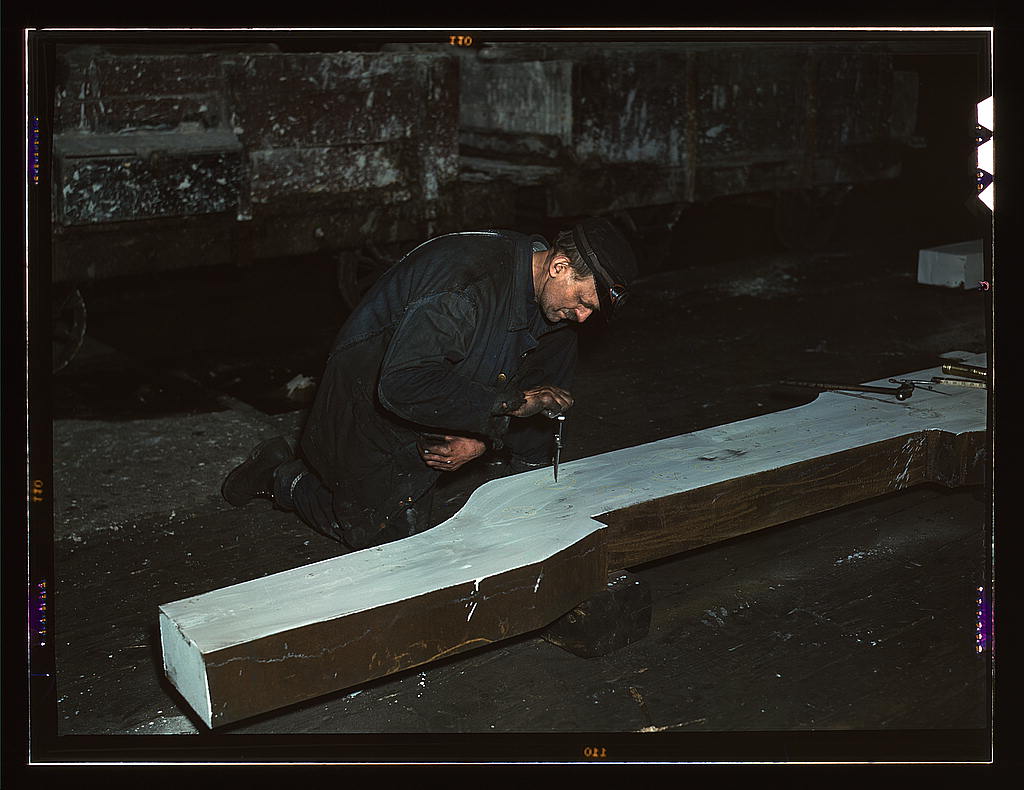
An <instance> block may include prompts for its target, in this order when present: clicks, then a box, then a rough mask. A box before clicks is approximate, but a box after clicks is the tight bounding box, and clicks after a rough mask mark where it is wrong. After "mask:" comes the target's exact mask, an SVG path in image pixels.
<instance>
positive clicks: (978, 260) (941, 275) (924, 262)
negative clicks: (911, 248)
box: [917, 239, 985, 288]
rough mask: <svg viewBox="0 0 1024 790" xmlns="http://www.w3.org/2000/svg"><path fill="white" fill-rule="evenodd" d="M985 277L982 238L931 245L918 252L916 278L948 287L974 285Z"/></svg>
mask: <svg viewBox="0 0 1024 790" xmlns="http://www.w3.org/2000/svg"><path fill="white" fill-rule="evenodd" d="M984 277H985V252H984V248H983V242H982V240H981V239H975V240H974V241H961V242H958V243H957V244H944V245H942V246H941V247H931V248H929V249H925V250H921V251H919V252H918V254H917V281H918V282H919V283H922V284H924V285H942V286H945V287H946V288H974V287H976V286H977V285H978V283H979V282H981V280H983V279H984Z"/></svg>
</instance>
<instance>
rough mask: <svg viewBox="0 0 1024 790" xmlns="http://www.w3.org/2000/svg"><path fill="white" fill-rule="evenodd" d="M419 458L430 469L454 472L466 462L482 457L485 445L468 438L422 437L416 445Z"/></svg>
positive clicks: (477, 440)
mask: <svg viewBox="0 0 1024 790" xmlns="http://www.w3.org/2000/svg"><path fill="white" fill-rule="evenodd" d="M418 446H419V448H420V457H421V458H422V459H423V462H424V463H425V464H426V465H427V466H429V467H430V468H431V469H437V470H439V471H442V472H454V471H455V470H456V469H458V468H459V467H460V466H462V465H463V464H465V463H466V462H467V461H472V460H473V459H474V458H477V457H478V456H480V455H483V453H484V451H485V450H486V449H487V445H486V444H484V443H483V442H481V441H480V440H479V439H470V438H469V437H468V436H431V437H424V438H423V440H422V441H421V442H420V444H419V445H418Z"/></svg>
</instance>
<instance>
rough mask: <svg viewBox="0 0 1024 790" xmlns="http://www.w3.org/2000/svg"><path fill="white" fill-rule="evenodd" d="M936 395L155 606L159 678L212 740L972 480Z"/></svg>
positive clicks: (548, 483) (610, 465) (969, 409)
mask: <svg viewBox="0 0 1024 790" xmlns="http://www.w3.org/2000/svg"><path fill="white" fill-rule="evenodd" d="M967 361H968V362H970V363H972V364H980V365H984V364H985V358H984V356H983V355H975V356H972V357H969V358H968V359H967ZM938 371H939V369H938V368H935V369H929V370H924V371H918V372H915V373H909V374H906V376H907V377H908V378H915V379H922V378H927V377H930V376H932V375H938ZM871 383H875V384H879V385H883V386H884V385H885V384H886V383H887V382H886V381H885V380H881V381H879V382H871ZM944 392H947V393H949V394H940V393H934V392H928V391H926V390H920V389H919V390H916V391H915V393H914V394H913V396H912V397H911V398H910V399H908V400H906V401H902V402H899V401H896V400H895V399H893V398H891V397H888V396H877V397H876V396H860V395H846V394H841V393H823V394H821V395H819V396H818V397H817V398H816V399H815V401H814V402H812V403H810V404H807V405H806V406H801V407H799V408H795V409H789V410H786V411H782V412H777V413H775V414H768V415H764V416H762V417H756V418H752V419H749V420H742V421H740V422H735V423H731V424H729V425H723V426H719V427H715V428H709V429H707V430H703V431H697V432H695V433H690V434H685V435H682V436H675V437H671V438H668V439H663V440H661V441H657V442H652V443H650V444H645V445H640V446H637V447H629V448H625V449H622V450H616V451H614V452H610V453H604V454H602V455H598V456H594V457H591V458H584V459H581V460H578V461H573V462H571V463H566V464H564V465H563V466H562V468H561V469H560V470H559V479H558V482H557V483H555V482H554V481H553V480H552V476H551V471H550V469H541V470H537V471H534V472H527V473H524V474H520V475H515V476H512V477H507V478H503V479H500V480H495V481H492V482H490V483H487V484H485V485H483V486H481V487H480V488H479V489H477V490H476V491H475V492H473V494H472V496H471V497H470V498H469V500H468V501H467V503H466V505H465V506H464V507H463V508H462V510H460V511H459V512H458V513H457V514H455V515H454V516H453V517H452V518H450V519H449V520H448V521H446V522H444V523H442V524H439V525H438V526H436V527H434V528H433V529H431V530H429V531H427V532H424V533H421V534H419V535H414V536H412V537H409V538H405V539H403V540H400V541H397V542H395V543H389V544H386V545H384V546H379V547H376V548H371V549H364V550H362V551H358V552H354V553H351V554H346V555H343V556H340V557H336V558H333V559H329V560H324V561H322V562H317V563H314V564H312V565H307V566H304V567H300V568H295V569H293V570H290V571H285V572H283V573H277V574H273V575H271V576H267V577H264V578H261V579H254V580H252V581H248V582H243V583H242V584H236V585H233V586H231V587H226V588H224V589H220V590H214V591H212V592H209V593H205V594H203V595H198V596H194V597H192V598H186V599H184V600H180V601H175V602H173V603H168V604H164V605H163V606H161V607H160V633H161V642H162V646H163V662H164V669H165V672H166V673H167V676H168V677H169V678H170V680H171V681H172V683H173V684H174V685H175V686H176V687H177V688H178V690H179V691H180V692H181V694H182V696H183V697H184V698H185V699H186V700H187V702H188V704H189V705H191V706H192V708H193V709H194V710H195V711H196V712H197V713H198V714H199V716H200V717H201V718H202V720H203V721H204V722H206V724H207V725H209V726H211V727H213V726H219V725H224V724H228V723H230V722H234V721H238V720H240V719H244V718H247V717H249V716H253V715H256V714H258V713H263V712H266V711H270V710H275V709H277V708H280V707H283V706H285V705H289V704H291V703H295V702H299V701H302V700H305V699H310V698H312V697H316V696H319V695H321V694H325V693H328V692H332V691H338V690H340V689H344V688H348V687H350V686H353V685H356V684H359V683H362V682H365V681H368V680H372V679H374V678H379V677H382V676H384V675H388V674H390V673H394V672H399V671H401V670H404V669H408V668H411V667H415V666H418V665H421V664H425V663H428V662H430V661H433V660H436V659H439V658H442V657H445V656H450V655H453V654H456V653H459V652H462V651H465V650H470V649H473V648H476V647H480V646H482V645H486V644H489V643H491V642H495V641H498V640H500V639H504V638H508V637H511V636H515V635H518V634H523V633H526V632H528V631H532V630H534V629H537V628H540V627H543V626H545V625H547V624H549V623H551V622H552V621H554V620H555V619H557V618H558V617H559V616H560V615H562V614H564V613H565V612H568V611H569V610H570V609H572V608H573V607H574V606H576V605H577V604H579V603H580V602H581V601H584V600H586V599H588V598H590V597H591V596H594V595H596V594H597V593H599V592H601V591H603V590H604V589H605V587H606V583H607V578H608V573H609V572H610V571H613V570H617V569H621V568H627V567H632V566H634V565H637V564H640V563H642V562H647V561H651V560H655V559H659V558H662V557H667V556H670V555H673V554H677V553H679V552H682V551H686V550H688V549H691V548H695V547H698V546H704V545H707V544H710V543H714V542H717V541H721V540H724V539H726V538H730V537H734V536H737V535H741V534H744V533H748V532H753V531H755V530H759V529H763V528H765V527H770V526H773V525H776V524H781V523H784V522H787V521H791V520H793V519H796V518H800V517H803V516H807V515H811V514H814V513H819V512H822V511H825V510H829V509H831V508H836V507H840V506H843V505H847V504H849V503H852V502H856V501H859V500H864V499H868V498H870V497H874V496H878V495H880V494H885V493H889V492H892V491H898V490H900V489H903V488H907V487H909V486H913V485H917V484H919V483H924V482H938V483H942V484H944V485H950V486H952V485H963V484H967V483H976V482H982V479H983V474H984V468H985V466H984V464H985V431H986V401H987V397H986V396H987V393H986V391H985V390H981V389H973V388H959V387H948V388H945V389H944Z"/></svg>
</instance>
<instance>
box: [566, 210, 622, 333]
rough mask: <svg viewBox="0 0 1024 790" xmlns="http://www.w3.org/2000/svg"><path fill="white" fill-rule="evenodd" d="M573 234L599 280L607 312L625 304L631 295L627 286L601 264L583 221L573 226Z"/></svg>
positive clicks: (579, 248)
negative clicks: (605, 284)
mask: <svg viewBox="0 0 1024 790" xmlns="http://www.w3.org/2000/svg"><path fill="white" fill-rule="evenodd" d="M572 235H573V237H574V238H575V240H576V248H577V249H578V250H579V251H580V252H581V253H582V254H583V256H584V260H585V261H586V262H587V265H588V266H589V267H590V268H591V270H592V271H593V272H594V275H595V277H596V279H597V280H598V283H597V284H598V292H597V293H598V297H599V299H600V301H601V306H602V307H603V308H604V309H605V310H606V311H607V312H609V313H610V312H612V310H614V309H615V308H616V307H618V306H619V305H621V304H623V303H624V302H625V301H626V298H627V297H628V296H629V292H628V290H627V289H626V286H625V285H621V284H620V283H617V282H615V280H614V279H613V278H612V277H611V275H609V273H608V270H607V269H606V268H605V267H604V266H602V265H601V261H600V259H599V258H598V257H597V253H596V252H595V251H594V248H593V247H592V246H591V244H590V241H589V240H588V239H587V234H586V232H585V231H584V229H583V223H580V224H579V225H577V226H576V227H575V228H573V231H572ZM603 283H610V284H609V285H607V286H605V287H603V288H602V287H601V286H602V284H603ZM602 291H603V292H602Z"/></svg>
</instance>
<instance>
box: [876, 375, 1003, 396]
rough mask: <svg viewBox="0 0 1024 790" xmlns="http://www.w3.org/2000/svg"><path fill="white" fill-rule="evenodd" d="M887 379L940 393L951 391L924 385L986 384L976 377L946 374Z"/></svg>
mask: <svg viewBox="0 0 1024 790" xmlns="http://www.w3.org/2000/svg"><path fill="white" fill-rule="evenodd" d="M889 381H891V382H893V383H898V384H904V383H906V384H913V385H914V386H917V387H921V389H926V390H928V391H929V392H938V393H939V394H941V395H949V394H951V393H949V392H942V391H941V390H933V389H932V388H931V387H928V386H924V385H927V384H949V385H951V386H954V387H977V388H978V389H984V388H985V387H987V386H988V385H987V384H986V383H985V382H984V381H977V380H976V379H954V378H949V377H947V376H932V377H931V378H930V379H889Z"/></svg>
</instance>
